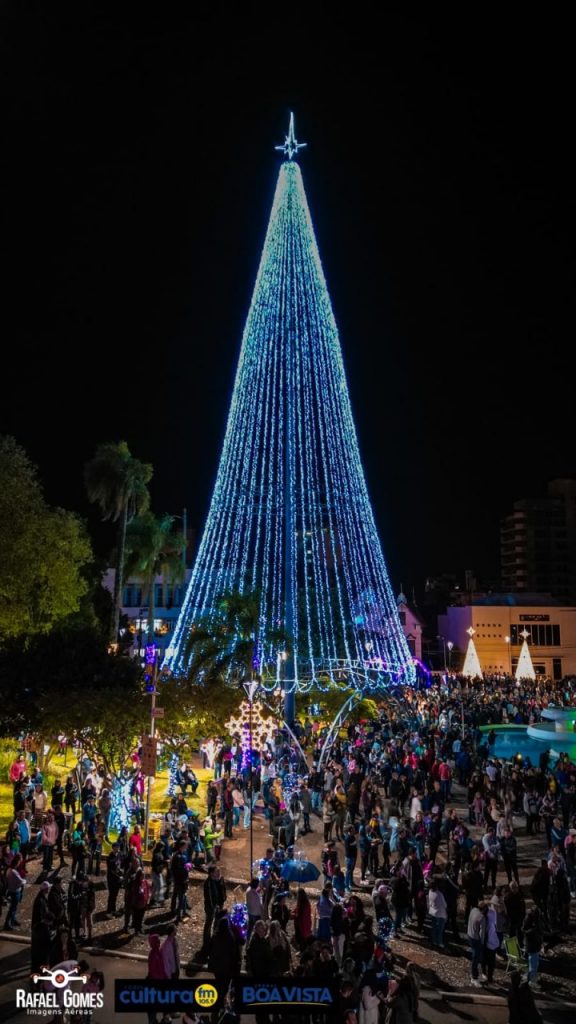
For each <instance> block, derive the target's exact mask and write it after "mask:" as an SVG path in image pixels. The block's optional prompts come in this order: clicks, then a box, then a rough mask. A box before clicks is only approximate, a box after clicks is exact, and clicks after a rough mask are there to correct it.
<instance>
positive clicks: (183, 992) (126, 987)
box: [114, 979, 220, 1014]
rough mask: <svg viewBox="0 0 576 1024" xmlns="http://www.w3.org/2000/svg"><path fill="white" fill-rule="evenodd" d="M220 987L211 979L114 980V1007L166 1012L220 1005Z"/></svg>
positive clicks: (123, 1009) (116, 1008)
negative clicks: (210, 980)
mask: <svg viewBox="0 0 576 1024" xmlns="http://www.w3.org/2000/svg"><path fill="white" fill-rule="evenodd" d="M219 1002H220V996H219V993H218V989H217V988H216V987H215V986H214V985H213V984H212V983H211V982H209V981H186V980H185V979H181V980H174V981H151V980H149V981H146V980H145V981H133V980H132V979H130V980H120V979H118V980H116V981H115V982H114V1008H115V1010H116V1013H142V1012H143V1011H148V1012H149V1013H154V1012H155V1011H156V1012H158V1013H160V1012H163V1013H164V1014H169V1013H173V1012H179V1011H181V1010H190V1008H192V1009H194V1010H196V1009H197V1008H198V1007H200V1008H201V1009H203V1010H212V1009H218V1004H219Z"/></svg>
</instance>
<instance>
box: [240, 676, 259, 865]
mask: <svg viewBox="0 0 576 1024" xmlns="http://www.w3.org/2000/svg"><path fill="white" fill-rule="evenodd" d="M242 685H243V687H244V690H245V692H246V696H247V697H248V739H249V742H250V750H249V751H248V772H249V775H248V799H249V800H250V871H249V875H248V879H249V881H251V880H252V865H253V863H254V827H253V821H252V819H253V817H254V808H253V806H252V799H253V790H254V774H253V769H252V705H253V704H254V697H255V696H256V693H257V691H258V687H259V685H260V684H259V683H258V680H256V679H251V680H250V682H249V683H243V684H242Z"/></svg>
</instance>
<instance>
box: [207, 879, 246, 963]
mask: <svg viewBox="0 0 576 1024" xmlns="http://www.w3.org/2000/svg"><path fill="white" fill-rule="evenodd" d="M246 902H247V904H248V896H247V900H246ZM225 904H226V885H225V883H224V879H223V878H222V872H221V870H220V868H219V866H218V865H217V864H210V865H209V867H208V877H207V878H206V881H205V882H204V931H203V934H202V953H203V955H204V954H207V953H208V950H209V949H210V939H211V937H212V926H213V924H214V920H215V919H216V916H217V915H218V914H220V913H221V911H222V910H223V909H224V906H225Z"/></svg>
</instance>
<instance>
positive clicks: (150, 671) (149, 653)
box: [144, 643, 158, 855]
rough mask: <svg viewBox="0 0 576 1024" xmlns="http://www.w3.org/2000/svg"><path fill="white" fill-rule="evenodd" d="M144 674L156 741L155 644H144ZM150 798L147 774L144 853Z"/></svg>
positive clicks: (148, 828)
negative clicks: (147, 680) (150, 699)
mask: <svg viewBox="0 0 576 1024" xmlns="http://www.w3.org/2000/svg"><path fill="white" fill-rule="evenodd" d="M145 675H146V676H147V678H148V679H149V680H150V682H147V684H146V689H147V690H148V692H149V693H150V696H151V698H152V702H151V707H150V737H151V739H152V740H154V745H155V743H156V740H155V737H156V715H155V711H156V679H157V677H158V659H157V657H156V644H155V643H152V644H147V646H146V669H145ZM151 798H152V775H148V788H147V790H146V820H145V823H144V855H146V853H147V852H148V833H149V831H150V803H151Z"/></svg>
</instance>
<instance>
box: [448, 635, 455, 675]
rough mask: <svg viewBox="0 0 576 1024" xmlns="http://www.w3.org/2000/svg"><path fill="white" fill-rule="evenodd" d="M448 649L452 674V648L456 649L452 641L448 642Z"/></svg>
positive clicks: (449, 669)
mask: <svg viewBox="0 0 576 1024" xmlns="http://www.w3.org/2000/svg"><path fill="white" fill-rule="evenodd" d="M446 647H447V648H448V671H449V672H450V671H451V670H452V648H453V647H454V644H453V643H452V641H451V640H449V641H448V643H447V644H446Z"/></svg>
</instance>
